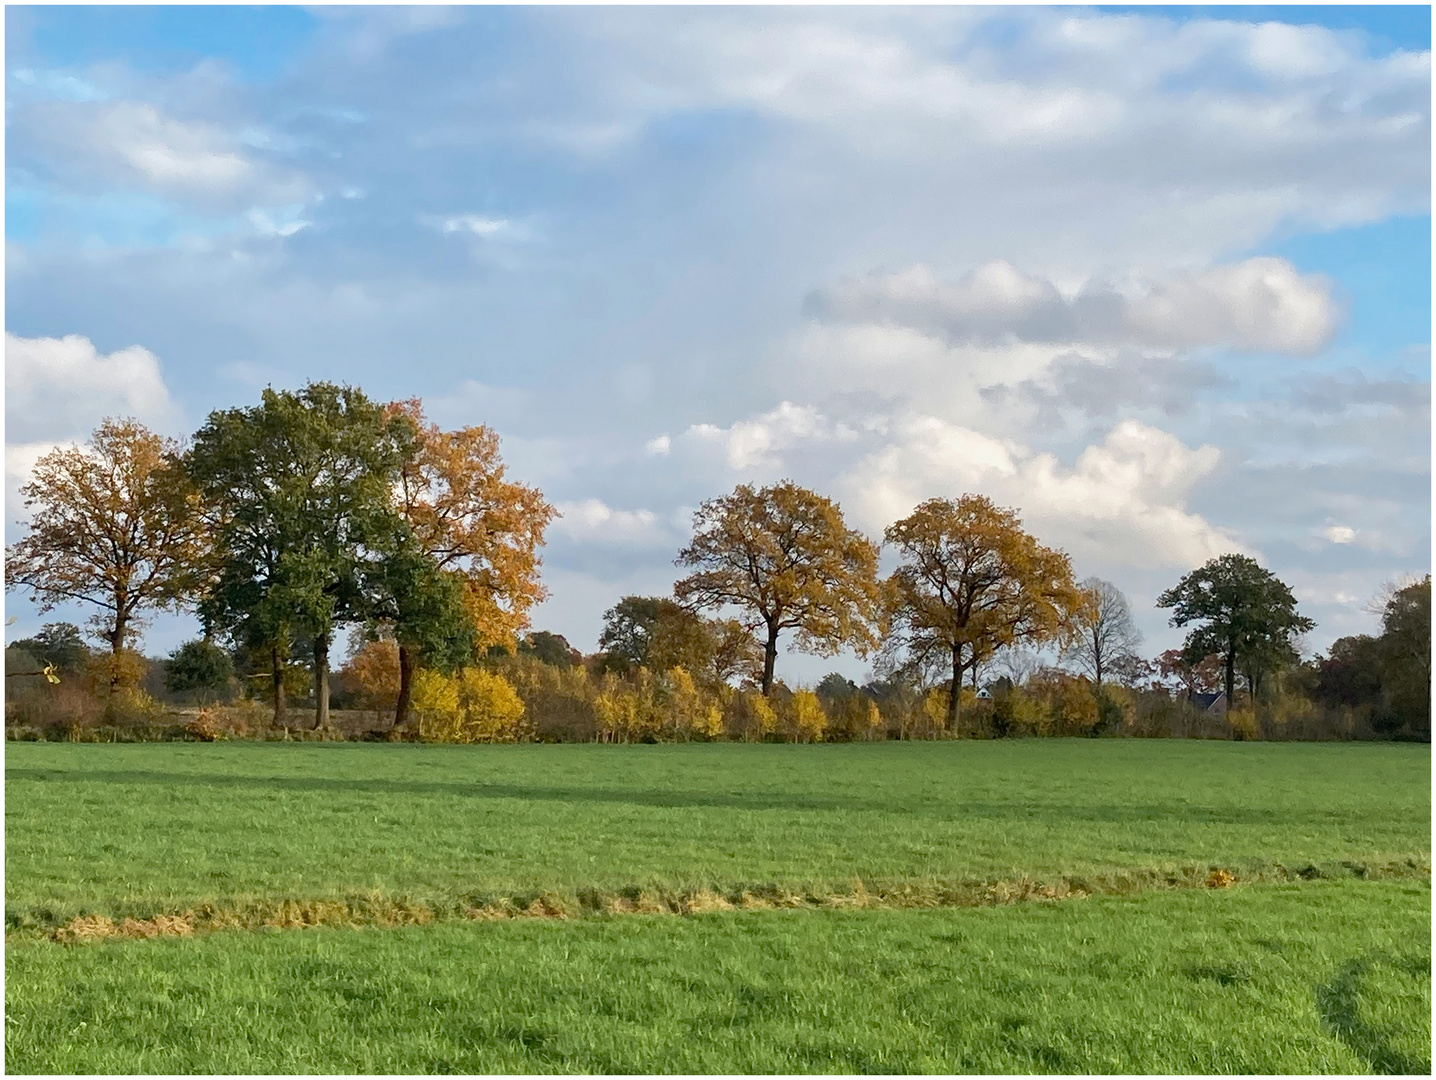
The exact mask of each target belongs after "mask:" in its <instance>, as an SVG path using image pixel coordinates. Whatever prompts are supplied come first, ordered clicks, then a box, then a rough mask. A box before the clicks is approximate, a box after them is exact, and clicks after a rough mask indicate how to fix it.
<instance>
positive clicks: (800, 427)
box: [684, 401, 856, 470]
mask: <svg viewBox="0 0 1436 1080" xmlns="http://www.w3.org/2000/svg"><path fill="white" fill-rule="evenodd" d="M684 434H685V436H686V437H687V438H688V440H689V441H690V442H691V443H697V444H703V443H709V444H713V445H716V446H719V447H721V448H722V450H723V453H724V456H725V458H726V460H727V462H728V467H729V468H731V469H739V470H741V469H748V468H753V467H758V466H768V465H773V464H775V463H776V462H777V461H778V455H779V454H781V453H782V451H784V450H787V449H789V448H790V447H793V446H796V445H797V444H799V443H802V442H807V441H811V440H824V441H827V440H839V441H849V440H851V439H853V438H854V437H855V436H856V432H854V431H853V430H852V429H851V428H849V427H847V426H846V425H844V424H835V423H833V422H832V421H830V420H829V419H828V418H827V417H826V416H824V415H823V414H822V413H821V412H819V411H818V409H817V408H816V407H814V406H812V405H794V404H793V403H792V402H791V401H784V402H781V403H780V404H779V405H778V407H777V408H776V409H773V410H772V411H770V412H766V413H763V414H762V415H761V416H757V417H755V418H753V419H751V420H738V421H735V422H734V423H733V424H730V425H729V426H728V427H726V428H722V427H717V426H715V425H713V424H694V425H693V426H692V427H690V428H689V429H688V430H687V431H686V432H685V433H684Z"/></svg>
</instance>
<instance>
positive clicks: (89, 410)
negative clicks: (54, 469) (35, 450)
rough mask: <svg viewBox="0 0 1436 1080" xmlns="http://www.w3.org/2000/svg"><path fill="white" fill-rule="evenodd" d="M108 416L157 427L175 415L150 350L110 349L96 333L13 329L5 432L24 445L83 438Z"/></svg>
mask: <svg viewBox="0 0 1436 1080" xmlns="http://www.w3.org/2000/svg"><path fill="white" fill-rule="evenodd" d="M107 416H132V417H134V418H135V419H137V420H140V421H141V422H143V423H145V424H149V425H150V426H152V427H159V428H164V427H167V426H169V425H171V424H173V422H174V420H175V409H174V404H173V402H172V401H171V400H170V395H169V389H168V388H167V387H166V386H165V381H164V377H163V376H162V375H161V373H160V364H159V360H158V359H157V358H156V357H155V355H154V354H153V353H152V352H150V351H149V350H148V349H145V348H142V347H141V346H139V345H132V346H130V347H129V348H127V349H118V350H116V351H115V352H112V353H109V354H103V353H101V352H99V350H97V349H96V348H95V346H94V345H93V344H92V343H91V342H90V339H89V338H86V337H81V336H80V335H78V334H71V335H69V336H67V337H63V338H23V337H17V336H16V335H14V334H9V333H7V334H6V335H5V431H6V438H7V440H12V441H13V442H14V443H16V444H25V443H40V442H45V441H50V440H66V439H83V438H85V437H86V436H88V435H89V434H90V432H91V431H92V430H93V429H94V428H95V426H96V425H97V424H98V423H99V422H100V421H101V420H103V419H104V418H105V417H107Z"/></svg>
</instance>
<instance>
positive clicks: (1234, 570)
mask: <svg viewBox="0 0 1436 1080" xmlns="http://www.w3.org/2000/svg"><path fill="white" fill-rule="evenodd" d="M1157 606H1158V607H1160V608H1171V609H1172V617H1171V624H1172V625H1173V626H1191V627H1192V629H1191V630H1190V631H1189V632H1188V634H1187V639H1186V642H1185V643H1184V645H1183V648H1182V652H1183V654H1184V656H1185V657H1186V658H1187V659H1188V660H1189V661H1192V662H1196V661H1200V660H1201V659H1202V658H1203V657H1206V656H1210V655H1212V654H1214V653H1215V654H1217V655H1219V656H1221V658H1222V669H1223V673H1224V678H1223V683H1224V689H1225V690H1226V695H1227V701H1228V702H1232V703H1235V698H1236V676H1237V671H1238V669H1240V670H1241V671H1242V672H1243V674H1244V675H1245V676H1246V678H1247V685H1248V688H1249V690H1250V691H1251V693H1252V695H1253V699H1255V697H1256V695H1257V693H1258V692H1259V691H1260V689H1261V683H1262V679H1263V677H1264V676H1266V675H1267V674H1270V673H1271V672H1272V671H1274V670H1276V669H1278V668H1279V667H1281V666H1282V665H1284V664H1286V663H1289V662H1291V661H1292V660H1294V659H1295V656H1296V650H1295V639H1296V638H1297V636H1298V635H1300V634H1304V633H1306V632H1307V631H1308V630H1310V629H1311V628H1312V627H1314V626H1315V625H1316V623H1314V622H1313V621H1312V620H1311V619H1308V618H1307V617H1306V616H1304V615H1301V614H1299V613H1298V612H1297V610H1296V598H1295V597H1293V596H1292V594H1291V589H1289V588H1288V587H1287V586H1286V585H1285V584H1284V583H1283V582H1282V581H1281V580H1280V579H1278V578H1277V577H1276V576H1274V575H1273V574H1272V573H1271V572H1270V571H1268V570H1266V569H1264V568H1263V567H1262V566H1261V565H1260V564H1259V563H1258V562H1257V561H1256V560H1255V559H1252V558H1249V557H1248V556H1246V555H1220V556H1218V557H1217V558H1215V559H1211V560H1209V561H1208V562H1207V563H1206V564H1205V565H1204V566H1200V567H1198V568H1197V569H1196V570H1193V571H1192V572H1191V573H1189V574H1187V575H1186V576H1185V577H1183V578H1182V580H1181V581H1179V582H1177V584H1176V585H1174V586H1172V588H1170V589H1168V590H1167V591H1166V592H1164V593H1162V595H1161V596H1159V597H1157Z"/></svg>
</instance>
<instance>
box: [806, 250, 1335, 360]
mask: <svg viewBox="0 0 1436 1080" xmlns="http://www.w3.org/2000/svg"><path fill="white" fill-rule="evenodd" d="M807 306H808V311H809V313H810V314H811V315H813V316H815V317H817V318H819V319H823V320H827V321H830V322H837V323H858V324H862V323H879V324H889V325H897V326H906V327H911V328H914V329H917V330H920V331H922V332H924V333H929V334H934V335H937V336H940V337H942V338H944V339H945V340H947V341H949V342H951V343H954V344H975V345H1003V344H1010V343H1012V342H1033V343H1048V344H1061V343H1071V344H1089V345H1102V346H1114V345H1116V346H1121V345H1126V346H1138V347H1143V346H1145V347H1157V348H1183V347H1191V346H1199V345H1230V346H1235V347H1238V348H1245V349H1263V350H1273V351H1277V352H1288V353H1310V352H1312V351H1314V350H1316V349H1318V348H1320V347H1321V346H1322V345H1324V344H1326V342H1327V341H1329V340H1330V338H1331V335H1332V334H1333V333H1334V331H1335V329H1336V324H1337V309H1336V305H1335V302H1334V301H1333V299H1332V297H1331V291H1330V287H1329V285H1328V284H1327V283H1326V282H1325V281H1324V280H1322V279H1320V278H1317V277H1314V276H1303V275H1301V274H1300V273H1298V272H1297V270H1296V269H1295V267H1293V266H1292V265H1291V264H1290V263H1288V262H1286V261H1285V260H1282V259H1275V258H1255V259H1248V260H1246V261H1245V262H1241V263H1237V264H1235V265H1231V266H1217V267H1213V268H1211V269H1208V270H1205V271H1201V272H1191V273H1183V274H1177V275H1173V276H1170V277H1168V278H1166V279H1165V280H1161V281H1156V282H1147V283H1140V284H1138V285H1137V286H1136V288H1135V289H1132V290H1130V291H1128V292H1127V293H1121V292H1118V291H1117V290H1116V289H1115V288H1113V287H1112V286H1110V285H1107V284H1104V283H1102V282H1089V283H1088V284H1086V285H1084V286H1083V287H1082V288H1081V289H1080V290H1078V291H1077V292H1076V293H1075V294H1072V295H1064V294H1063V293H1062V292H1061V291H1059V289H1058V288H1057V286H1056V284H1054V283H1053V282H1052V281H1050V280H1047V279H1045V278H1041V277H1037V276H1034V275H1031V274H1026V273H1024V272H1022V271H1021V270H1018V269H1017V268H1016V267H1015V266H1013V265H1012V264H1011V263H1007V262H1002V261H997V262H989V263H986V264H984V265H982V266H980V267H978V268H977V269H976V270H974V271H972V272H971V273H969V274H967V275H965V276H964V277H962V278H959V279H958V280H956V281H952V282H947V281H943V280H942V279H940V278H939V277H938V276H937V274H936V273H934V272H933V270H932V269H931V268H930V267H927V266H924V265H917V266H913V267H911V268H909V269H907V270H903V271H900V272H898V273H894V274H885V275H875V276H869V277H865V278H859V279H855V280H848V281H844V282H840V283H837V284H835V285H832V286H830V287H829V288H827V289H824V290H821V291H819V292H817V293H815V294H813V295H812V296H811V297H810V298H809V301H808V305H807Z"/></svg>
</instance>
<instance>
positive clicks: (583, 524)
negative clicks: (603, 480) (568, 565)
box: [549, 499, 671, 547]
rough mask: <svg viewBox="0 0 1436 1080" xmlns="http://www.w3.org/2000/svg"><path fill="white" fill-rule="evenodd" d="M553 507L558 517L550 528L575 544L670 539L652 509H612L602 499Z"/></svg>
mask: <svg viewBox="0 0 1436 1080" xmlns="http://www.w3.org/2000/svg"><path fill="white" fill-rule="evenodd" d="M554 506H555V509H557V510H558V512H559V515H560V516H559V517H558V518H557V519H555V521H554V522H553V524H552V525H551V526H549V528H550V531H551V532H553V533H556V534H558V535H559V536H562V537H564V538H566V539H568V540H572V541H575V542H577V543H581V544H602V545H611V546H616V547H652V546H655V545H658V544H667V543H669V542H670V540H671V537H670V533H669V529H668V528H667V527H666V525H665V524H664V523H663V522H661V521H660V520H659V518H658V515H657V514H655V513H654V512H653V511H652V510H615V509H613V508H612V507H611V506H609V505H608V504H607V503H605V502H604V501H603V500H602V499H583V500H580V501H575V502H558V503H555V504H554Z"/></svg>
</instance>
